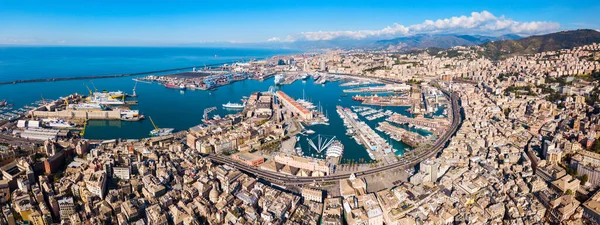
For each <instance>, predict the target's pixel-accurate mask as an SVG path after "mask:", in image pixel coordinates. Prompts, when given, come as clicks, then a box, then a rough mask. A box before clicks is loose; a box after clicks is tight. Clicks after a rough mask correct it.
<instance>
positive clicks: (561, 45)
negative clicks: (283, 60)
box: [193, 29, 600, 59]
mask: <svg viewBox="0 0 600 225" xmlns="http://www.w3.org/2000/svg"><path fill="white" fill-rule="evenodd" d="M591 43H600V32H598V31H596V30H591V29H580V30H569V31H561V32H556V33H550V34H544V35H535V36H529V37H521V36H519V35H516V34H507V35H502V36H497V37H493V36H482V35H459V34H417V35H412V36H407V37H399V38H394V39H388V40H373V39H365V40H354V39H334V40H320V41H295V42H259V43H204V44H199V46H204V47H237V48H240V47H241V48H280V49H281V48H288V49H301V50H317V49H325V48H343V49H351V48H354V49H356V48H368V49H387V50H390V51H397V52H409V51H415V50H423V49H435V50H436V51H435V52H437V51H439V50H443V49H447V48H451V47H454V46H475V45H479V46H481V47H483V55H485V56H486V57H488V58H491V59H502V58H504V57H509V56H512V55H518V54H533V53H538V52H544V51H555V50H559V49H568V48H573V47H577V46H582V45H587V44H591ZM193 46H198V45H193Z"/></svg>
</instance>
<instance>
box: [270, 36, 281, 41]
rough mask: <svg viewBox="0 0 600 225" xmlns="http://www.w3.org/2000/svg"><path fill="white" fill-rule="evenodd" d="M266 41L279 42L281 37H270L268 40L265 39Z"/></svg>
mask: <svg viewBox="0 0 600 225" xmlns="http://www.w3.org/2000/svg"><path fill="white" fill-rule="evenodd" d="M267 41H268V42H280V41H281V39H280V38H278V37H272V38H269V40H267Z"/></svg>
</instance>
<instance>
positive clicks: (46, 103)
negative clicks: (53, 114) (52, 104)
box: [40, 94, 48, 105]
mask: <svg viewBox="0 0 600 225" xmlns="http://www.w3.org/2000/svg"><path fill="white" fill-rule="evenodd" d="M40 97H42V103H44V105H48V102H46V99H44V96H43V95H42V94H40Z"/></svg>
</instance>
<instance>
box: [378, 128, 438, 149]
mask: <svg viewBox="0 0 600 225" xmlns="http://www.w3.org/2000/svg"><path fill="white" fill-rule="evenodd" d="M376 129H377V130H379V131H381V132H384V133H386V134H388V135H390V137H391V138H392V139H394V140H396V141H401V142H403V143H404V144H407V145H409V146H410V147H413V148H416V147H419V146H420V145H422V144H424V143H425V142H426V141H427V140H426V138H425V137H423V136H421V135H419V134H417V133H415V132H411V131H407V130H405V129H402V128H399V127H396V126H394V125H392V124H390V123H388V122H380V123H379V126H378V127H377V128H376Z"/></svg>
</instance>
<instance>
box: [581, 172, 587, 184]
mask: <svg viewBox="0 0 600 225" xmlns="http://www.w3.org/2000/svg"><path fill="white" fill-rule="evenodd" d="M588 179H589V178H588V175H587V174H584V175H583V176H581V185H585V183H587V181H588Z"/></svg>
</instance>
